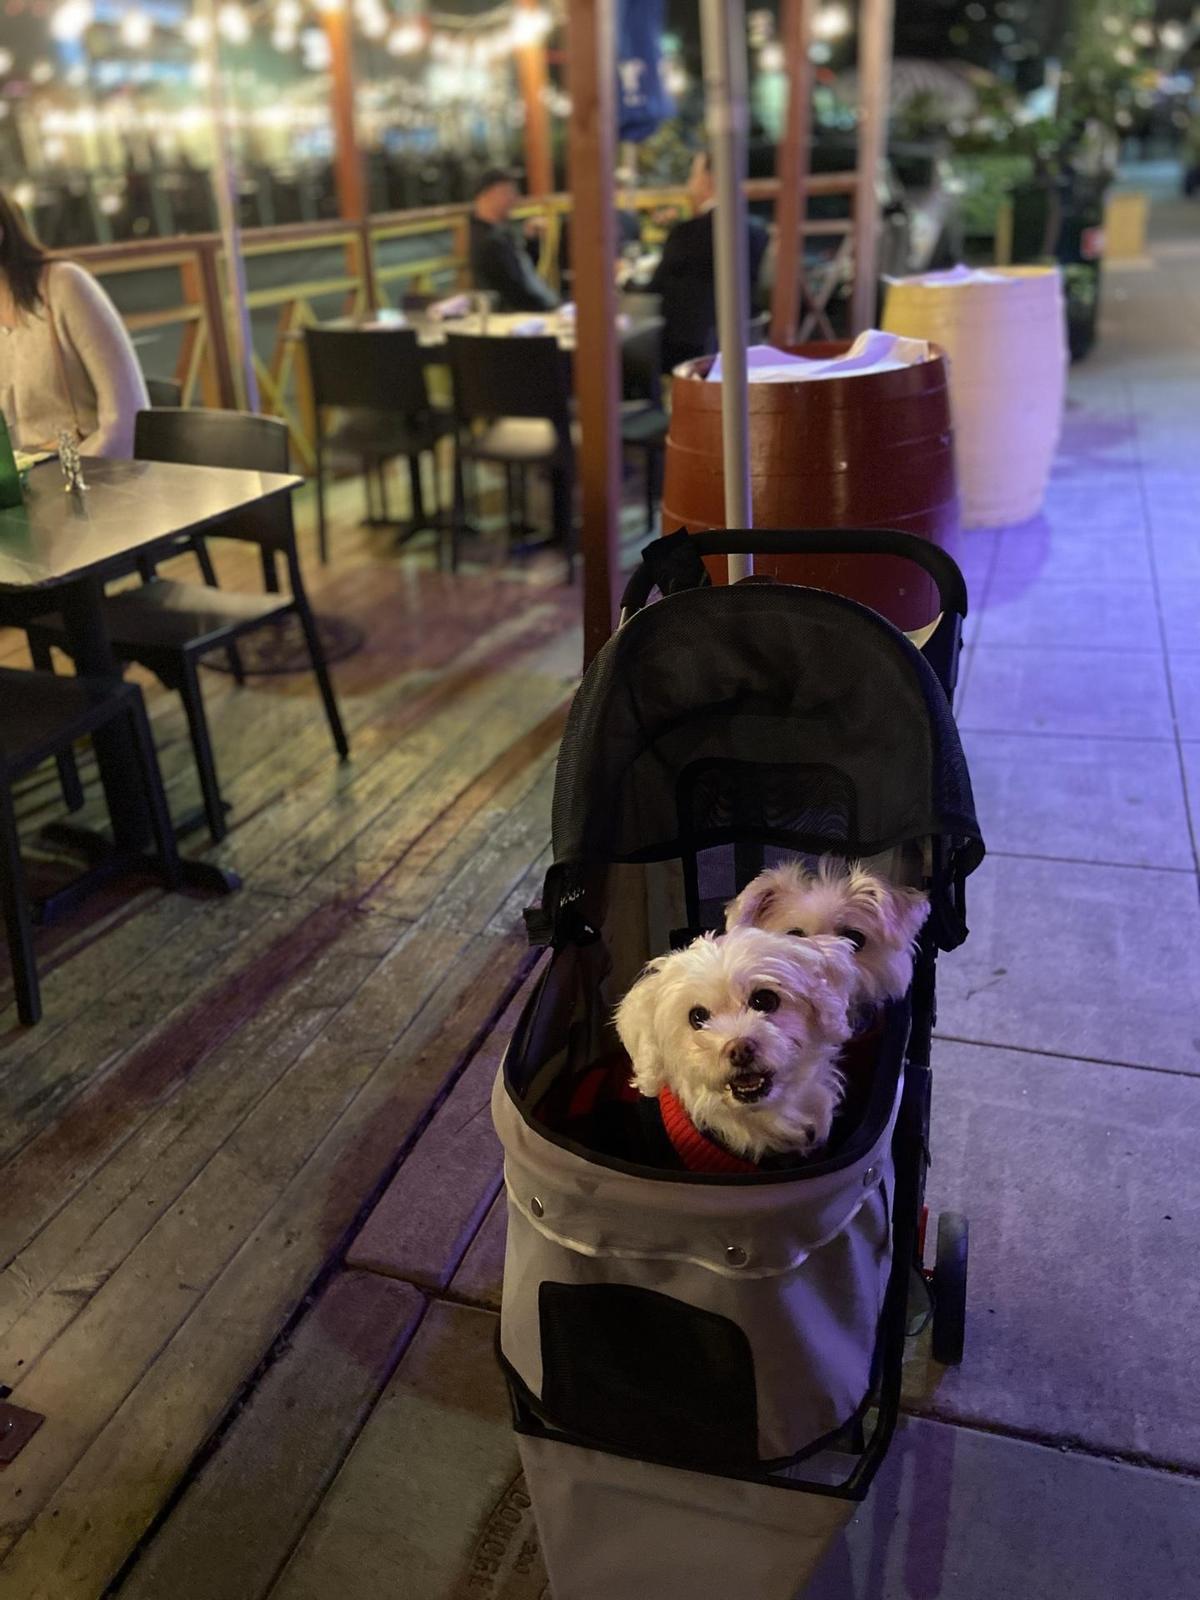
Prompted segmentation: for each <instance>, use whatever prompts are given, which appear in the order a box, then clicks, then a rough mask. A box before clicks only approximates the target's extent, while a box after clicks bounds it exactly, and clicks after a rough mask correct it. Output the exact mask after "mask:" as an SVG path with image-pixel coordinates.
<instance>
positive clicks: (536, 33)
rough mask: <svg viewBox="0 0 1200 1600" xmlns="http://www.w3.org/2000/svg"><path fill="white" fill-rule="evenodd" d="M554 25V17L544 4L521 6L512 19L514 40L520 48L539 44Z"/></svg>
mask: <svg viewBox="0 0 1200 1600" xmlns="http://www.w3.org/2000/svg"><path fill="white" fill-rule="evenodd" d="M553 26H554V18H553V17H552V16H551V15H550V13H549V12H548V11H547V10H546V9H545V7H544V6H521V7H520V8H519V9H518V10H517V11H516V12H515V13H514V14H513V19H512V41H513V44H514V45H515V46H516V47H517V48H518V49H520V48H521V47H522V46H523V45H531V44H538V43H540V41H541V40H543V39H544V38H545V37H546V35H547V34H548V33H549V32H550V29H551V28H552V27H553Z"/></svg>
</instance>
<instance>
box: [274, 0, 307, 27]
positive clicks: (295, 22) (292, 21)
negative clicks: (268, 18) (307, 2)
mask: <svg viewBox="0 0 1200 1600" xmlns="http://www.w3.org/2000/svg"><path fill="white" fill-rule="evenodd" d="M303 21H304V7H303V6H302V5H301V4H300V0H279V4H278V5H277V6H276V7H275V26H276V27H277V28H281V29H283V30H285V31H286V32H288V33H298V32H299V31H300V24H301V23H302V22H303Z"/></svg>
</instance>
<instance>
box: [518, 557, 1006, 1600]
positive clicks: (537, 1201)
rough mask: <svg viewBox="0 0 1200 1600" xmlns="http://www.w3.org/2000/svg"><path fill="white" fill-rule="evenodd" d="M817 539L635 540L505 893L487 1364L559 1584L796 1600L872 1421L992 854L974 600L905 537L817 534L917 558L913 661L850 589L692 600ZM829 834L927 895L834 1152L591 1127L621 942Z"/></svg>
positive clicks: (753, 587) (942, 1309) (951, 1257)
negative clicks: (568, 1108)
mask: <svg viewBox="0 0 1200 1600" xmlns="http://www.w3.org/2000/svg"><path fill="white" fill-rule="evenodd" d="M829 539H830V536H829V535H821V534H819V533H804V534H784V533H774V534H769V533H754V534H737V533H713V534H707V535H702V536H700V537H698V538H689V537H688V536H686V535H675V536H672V537H671V538H668V539H663V540H659V541H657V543H656V544H655V545H651V546H649V547H648V548H647V550H646V552H644V565H643V568H642V570H641V571H639V572H638V573H637V574H635V576H634V578H633V580H632V581H631V583H630V586H629V589H628V590H627V591H626V600H625V606H624V610H623V625H622V626H621V627H620V628H619V629H618V631H617V633H616V634H615V635H614V637H613V638H612V639H610V640H609V642H608V644H607V645H606V646H605V647H604V648H603V650H601V652H600V654H599V655H598V657H597V658H596V660H595V661H594V662H593V663H592V666H591V667H590V669H589V671H588V672H587V674H586V675H585V677H584V680H583V683H582V685H581V686H580V689H579V692H578V694H577V696H576V698H575V702H574V705H573V708H572V711H571V715H570V719H569V722H568V725H567V730H566V734H565V736H564V739H563V744H562V750H561V754H560V757H559V765H558V775H557V782H556V786H555V795H554V812H553V835H554V838H553V844H554V864H553V866H552V867H551V868H550V870H549V872H548V874H547V877H546V883H545V890H544V897H543V903H542V906H541V908H540V910H538V911H536V912H530V913H528V914H527V917H528V920H529V922H530V925H531V937H532V938H533V940H534V942H535V943H540V944H545V945H548V946H549V947H550V950H551V955H550V958H549V960H548V963H547V966H546V969H545V971H544V973H543V975H542V977H541V979H540V982H539V984H538V986H537V988H536V991H535V992H534V994H533V995H532V997H531V999H530V1001H529V1003H528V1004H527V1006H526V1007H525V1010H524V1013H523V1015H522V1017H521V1019H520V1022H519V1024H518V1027H517V1030H516V1032H515V1034H514V1037H513V1040H512V1043H511V1045H510V1047H509V1050H508V1053H507V1056H506V1059H505V1062H504V1064H503V1066H502V1068H501V1070H500V1072H499V1074H498V1076H497V1081H496V1086H495V1091H494V1095H493V1103H492V1109H493V1117H494V1120H495V1124H496V1128H497V1130H498V1132H499V1135H500V1138H501V1141H502V1143H503V1146H504V1152H505V1183H506V1192H507V1207H508V1244H507V1253H506V1260H505V1272H504V1292H503V1303H502V1316H501V1328H500V1335H499V1355H500V1360H501V1364H502V1367H503V1369H504V1372H505V1375H506V1379H507V1382H508V1386H509V1392H510V1396H511V1400H512V1405H513V1413H514V1422H515V1427H516V1430H517V1433H518V1443H519V1447H520V1451H521V1457H522V1462H523V1464H524V1467H525V1473H526V1478H527V1482H528V1486H529V1491H530V1494H531V1497H532V1500H533V1506H534V1511H535V1515H536V1518H537V1522H538V1527H539V1532H540V1535H541V1540H542V1545H543V1549H544V1553H545V1557H546V1563H547V1568H548V1572H549V1576H550V1584H551V1591H552V1593H553V1596H554V1600H643V1597H645V1600H651V1597H653V1600H676V1597H678V1600H684V1597H686V1600H708V1597H710V1596H711V1597H714V1600H715V1597H717V1596H720V1597H721V1600H729V1597H730V1596H736V1597H737V1600H793V1597H794V1596H795V1595H796V1594H797V1592H798V1591H799V1590H800V1588H801V1587H802V1585H803V1583H804V1581H805V1579H806V1577H807V1576H808V1575H809V1574H810V1572H811V1571H812V1569H813V1567H814V1566H815V1564H816V1562H817V1560H818V1558H819V1556H820V1554H821V1552H822V1551H823V1549H824V1547H825V1545H826V1544H827V1543H828V1541H829V1539H830V1538H831V1537H832V1536H833V1534H834V1533H836V1531H837V1529H838V1528H839V1527H840V1526H841V1524H842V1523H843V1522H844V1521H845V1520H846V1519H847V1518H848V1516H849V1515H850V1513H851V1511H852V1509H853V1502H854V1501H856V1500H859V1499H861V1498H862V1497H863V1495H864V1494H865V1493H866V1490H867V1487H868V1485H869V1484H870V1481H871V1478H872V1476H873V1475H874V1473H875V1471H876V1469H877V1468H878V1466H879V1464H880V1462H881V1460H882V1458H883V1455H884V1453H885V1451H886V1449H887V1446H888V1442H889V1440H890V1437H891V1434H892V1431H893V1429H894V1427H895V1423H896V1419H897V1415H898V1411H899V1396H900V1374H901V1361H902V1355H903V1347H904V1340H905V1337H906V1333H907V1332H908V1330H909V1325H910V1320H911V1316H912V1313H911V1309H910V1306H911V1303H912V1290H913V1282H914V1279H917V1278H919V1270H920V1267H921V1252H922V1240H921V1239H919V1237H918V1236H919V1234H920V1233H921V1232H922V1231H923V1222H922V1213H923V1191H924V1176H925V1167H926V1161H927V1134H928V1126H929V1102H930V1066H929V1047H930V1034H931V1029H932V1027H933V1021H934V967H935V959H936V951H937V950H938V949H942V950H949V949H952V948H953V947H954V946H955V945H957V944H959V943H960V942H961V941H962V940H963V939H964V938H965V936H966V932H967V929H966V924H965V921H964V880H965V878H966V877H967V875H968V874H969V873H970V872H971V871H972V870H973V869H974V868H975V867H976V866H977V865H978V863H979V861H980V860H981V859H982V856H983V844H982V840H981V838H980V835H979V830H978V827H977V824H976V821H975V815H974V807H973V801H972V796H971V788H970V781H969V778H968V774H967V769H966V765H965V762H964V759H963V755H962V751H961V748H960V745H959V740H958V734H957V730H956V728H955V725H954V721H953V718H952V715H951V711H950V704H949V694H950V691H951V690H952V687H953V677H954V663H955V661H956V658H957V652H958V643H959V630H960V625H961V620H962V618H963V617H964V616H965V615H966V594H965V588H964V585H963V582H962V578H961V575H960V574H959V572H958V569H957V567H956V566H955V565H954V563H953V561H951V560H950V559H949V558H948V557H947V556H945V555H944V553H943V552H941V551H940V550H937V549H935V548H933V547H932V546H930V545H928V544H926V543H924V542H923V541H921V540H918V539H915V538H912V537H911V536H908V535H904V534H895V533H869V534H862V535H856V534H847V533H846V532H845V531H844V530H839V532H838V534H837V535H836V539H837V541H838V546H839V548H846V547H847V544H848V545H849V547H850V548H853V549H855V550H874V551H882V552H887V553H889V554H893V555H900V556H904V557H907V558H909V559H911V560H914V561H917V562H918V563H919V564H920V565H922V566H923V567H924V568H925V570H926V571H927V572H929V573H930V574H931V575H932V576H933V578H934V580H935V582H936V583H937V586H938V589H939V592H940V594H941V604H942V612H941V617H940V619H939V621H938V624H937V626H936V627H935V628H934V629H933V635H932V637H931V638H930V639H929V640H928V641H927V646H926V647H927V648H928V649H930V651H931V655H932V657H933V659H934V660H935V661H936V662H937V663H938V670H937V671H935V670H934V668H933V667H932V666H931V665H930V663H929V661H928V660H927V659H926V658H925V657H924V656H923V655H922V653H921V651H920V650H918V649H917V648H916V646H915V645H914V644H913V643H912V642H910V640H909V639H907V638H906V637H905V636H904V635H903V634H901V633H899V632H898V631H897V630H896V629H895V628H894V627H892V625H891V624H890V623H888V622H886V621H885V620H884V619H883V618H881V617H880V616H878V615H877V614H876V613H875V612H873V611H870V610H868V609H867V608H866V607H863V606H861V605H858V604H857V603H855V602H854V601H851V600H847V599H843V598H841V597H839V596H836V595H833V594H828V593H825V592H823V591H818V590H814V589H804V588H798V587H793V586H789V585H781V584H775V583H770V582H759V581H756V580H751V581H749V582H745V583H742V584H738V585H735V586H733V587H721V588H714V587H711V586H709V585H708V580H707V576H706V574H705V572H704V568H703V566H702V564H701V562H700V559H699V557H700V554H701V553H703V554H716V553H730V552H738V551H745V550H747V549H757V550H765V549H770V550H775V551H780V552H787V553H791V552H797V551H798V552H813V551H817V550H828V549H829ZM654 587H657V588H658V589H659V590H660V592H661V593H662V595H663V598H662V599H660V600H659V601H658V602H657V603H656V604H653V605H647V604H646V602H647V600H648V599H649V597H650V594H651V591H652V588H654ZM826 852H832V853H835V854H839V855H842V856H845V857H848V858H850V857H853V858H862V859H864V860H866V861H869V862H870V863H871V864H872V865H873V866H874V867H875V869H876V870H879V871H882V872H886V873H887V875H889V876H890V877H892V878H893V880H894V881H903V882H909V883H916V884H920V885H921V886H923V887H924V888H925V890H926V892H927V893H928V894H929V897H930V901H931V913H930V917H929V920H928V922H927V924H926V928H925V931H924V933H923V935H922V940H921V947H920V951H919V955H918V958H917V962H916V967H915V974H914V979H913V984H912V987H911V989H910V993H909V995H908V997H906V999H905V1000H904V1001H902V1002H898V1003H895V1004H893V1005H891V1006H890V1007H889V1008H888V1010H887V1013H886V1015H885V1017H884V1018H883V1020H882V1024H881V1026H880V1027H879V1028H878V1029H877V1030H876V1034H877V1044H876V1046H875V1047H874V1050H873V1056H872V1059H871V1061H870V1062H869V1064H868V1071H867V1074H866V1078H865V1081H862V1082H860V1084H859V1088H858V1092H857V1093H856V1094H851V1095H848V1097H847V1106H848V1108H851V1109H848V1110H847V1113H846V1114H844V1115H840V1116H839V1120H838V1122H837V1123H835V1128H834V1133H833V1136H832V1138H831V1140H830V1142H829V1144H828V1145H827V1146H826V1147H825V1149H824V1150H823V1151H821V1152H820V1153H819V1154H818V1155H817V1156H816V1157H815V1158H812V1159H810V1160H808V1161H805V1162H803V1163H801V1164H799V1165H796V1166H792V1167H788V1168H786V1169H784V1170H782V1171H778V1170H772V1171H767V1170H762V1171H760V1172H757V1173H753V1174H748V1175H740V1174H739V1175H711V1174H708V1173H693V1172H679V1171H674V1170H667V1169H664V1168H660V1167H655V1166H648V1165H645V1164H638V1163H637V1162H636V1161H631V1160H629V1159H625V1158H623V1156H622V1154H621V1151H620V1148H619V1147H617V1148H616V1149H614V1148H613V1146H612V1145H611V1142H609V1143H605V1142H604V1141H601V1140H595V1141H593V1140H592V1138H591V1137H590V1134H589V1126H590V1125H589V1122H588V1118H587V1115H586V1107H584V1113H585V1114H582V1115H581V1114H580V1108H579V1107H578V1106H576V1105H574V1100H575V1099H578V1098H579V1095H578V1094H576V1093H575V1091H576V1089H577V1087H579V1086H583V1085H585V1084H586V1083H588V1082H590V1081H594V1080H595V1078H596V1076H597V1070H598V1067H600V1066H602V1065H603V1064H604V1063H605V1062H607V1061H611V1060H612V1059H613V1058H614V1053H615V1056H616V1061H617V1069H616V1070H617V1071H623V1073H624V1076H625V1077H627V1076H628V1063H627V1062H626V1061H624V1058H623V1057H621V1056H620V1053H619V1045H618V1044H617V1041H616V1038H615V1034H614V1032H613V1030H612V1025H611V1017H612V1013H613V1009H614V1007H615V1005H616V1003H617V1001H618V1000H619V999H620V997H621V996H622V995H623V994H624V993H625V991H626V989H627V988H628V987H629V985H630V984H631V983H632V982H633V981H634V979H635V978H636V976H637V974H638V972H639V970H640V968H641V966H642V965H643V963H644V962H645V961H646V960H647V959H648V958H649V957H651V956H652V955H655V954H659V953H661V952H663V951H665V950H667V949H668V948H670V947H671V946H672V945H674V946H676V947H678V946H679V945H681V944H684V943H687V942H688V941H689V940H690V939H691V938H693V937H695V936H696V934H698V933H699V932H701V931H703V930H706V929H719V928H720V927H721V926H722V912H723V906H724V905H725V903H726V902H727V901H728V900H729V899H730V898H732V896H733V895H734V894H735V893H736V892H737V891H738V890H739V889H741V888H742V887H744V885H745V883H746V882H748V881H749V879H750V878H751V877H753V876H754V875H755V874H756V873H757V872H758V871H759V870H761V868H762V867H763V866H764V865H765V864H771V863H773V862H775V861H778V860H781V859H785V858H787V857H789V856H812V855H817V854H822V853H826ZM589 1092H590V1091H589ZM584 1098H585V1099H586V1095H585V1096H584ZM567 1103H570V1104H571V1105H572V1107H573V1111H572V1114H571V1115H570V1116H563V1115H562V1107H563V1106H564V1104H567ZM946 1221H947V1219H943V1222H946ZM940 1232H941V1233H942V1234H943V1237H942V1239H941V1240H940V1246H941V1248H940V1252H939V1254H940V1260H939V1266H938V1268H937V1269H935V1272H934V1274H933V1279H934V1281H933V1285H932V1290H933V1296H934V1304H935V1310H934V1317H935V1328H934V1333H935V1353H936V1354H939V1355H940V1356H941V1357H942V1359H950V1360H954V1359H958V1358H959V1356H960V1355H961V1339H962V1317H963V1295H964V1292H965V1281H964V1280H965V1235H964V1233H963V1231H962V1229H961V1228H960V1227H959V1226H958V1225H957V1224H956V1223H955V1222H954V1221H953V1220H952V1219H951V1220H950V1221H949V1225H948V1226H946V1227H944V1228H942V1229H940ZM919 1281H922V1282H923V1280H919ZM798 1491H799V1492H798Z"/></svg>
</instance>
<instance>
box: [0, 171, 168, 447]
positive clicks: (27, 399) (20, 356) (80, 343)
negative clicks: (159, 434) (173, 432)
mask: <svg viewBox="0 0 1200 1600" xmlns="http://www.w3.org/2000/svg"><path fill="white" fill-rule="evenodd" d="M149 404H150V400H149V397H148V396H147V394H146V380H145V379H144V378H143V377H142V373H141V368H140V367H139V366H138V360H137V356H136V355H135V354H134V350H133V345H132V344H131V343H130V340H129V335H128V334H127V333H126V331H125V326H124V324H123V323H122V321H121V319H120V317H119V316H118V315H117V310H116V307H115V306H114V305H113V303H112V301H111V300H110V299H109V298H108V296H107V295H106V294H105V292H104V290H103V289H102V288H101V287H100V285H99V284H98V283H97V282H96V280H95V278H93V277H92V276H91V274H90V273H88V272H85V271H84V269H83V268H82V267H80V266H76V264H75V263H74V262H73V261H53V262H52V261H51V260H50V259H49V257H48V256H47V254H46V251H45V250H44V249H43V247H42V246H41V245H40V244H39V243H38V241H37V239H36V238H35V237H34V235H33V233H32V232H31V231H30V229H29V225H28V224H27V223H26V221H25V219H24V217H23V216H22V214H21V212H20V211H19V210H18V208H17V206H16V205H15V203H14V202H13V201H12V200H10V199H9V198H8V197H7V196H6V195H5V194H4V193H3V191H0V412H2V413H3V415H4V419H5V421H6V422H7V423H8V430H9V434H10V436H11V438H12V440H13V443H14V444H15V445H17V446H18V448H20V449H22V450H30V451H33V450H42V449H47V448H49V449H55V448H57V446H58V436H59V434H60V433H62V432H63V431H64V430H66V431H67V432H69V433H73V434H74V435H75V437H76V438H77V439H78V440H79V449H80V452H81V454H83V455H86V456H117V457H129V456H131V455H132V454H133V426H134V420H135V419H136V417H137V414H138V412H139V411H143V410H145V409H146V408H147V407H148V406H149Z"/></svg>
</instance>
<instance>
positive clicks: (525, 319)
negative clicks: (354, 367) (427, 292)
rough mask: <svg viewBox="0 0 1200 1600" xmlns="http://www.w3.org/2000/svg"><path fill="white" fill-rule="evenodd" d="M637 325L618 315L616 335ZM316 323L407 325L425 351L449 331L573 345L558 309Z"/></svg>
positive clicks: (296, 334) (571, 326)
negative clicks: (535, 337)
mask: <svg viewBox="0 0 1200 1600" xmlns="http://www.w3.org/2000/svg"><path fill="white" fill-rule="evenodd" d="M637 325H638V324H637V321H636V320H635V319H633V318H630V317H628V316H625V315H622V316H619V317H618V318H617V333H618V336H619V337H622V338H623V337H624V336H625V335H627V334H629V333H632V332H633V331H634V329H635V328H636V327H637ZM319 326H320V327H322V328H356V329H360V330H362V331H363V332H367V333H396V332H403V331H404V330H405V329H406V328H409V329H411V330H412V331H413V333H415V334H416V336H417V343H418V344H419V345H420V346H421V348H422V349H423V350H425V351H427V352H431V351H437V350H440V349H442V348H443V347H444V346H445V343H446V338H447V335H449V334H452V333H474V334H487V335H488V337H489V338H496V339H521V338H526V337H529V336H531V335H534V334H541V335H542V336H547V335H549V336H551V337H553V338H555V339H557V340H558V346H559V349H560V350H566V351H572V350H574V348H575V321H574V318H569V317H563V316H562V314H561V313H560V312H558V311H546V312H538V311H493V312H492V313H491V314H490V315H489V317H488V319H487V325H486V327H485V326H484V323H483V319H482V318H481V317H479V316H477V315H476V314H475V313H474V312H472V313H471V315H470V316H466V317H444V318H436V317H430V316H426V315H424V314H423V313H419V312H407V313H405V314H404V316H403V318H400V317H397V316H396V315H395V314H394V313H393V314H391V315H389V314H388V313H387V312H386V311H385V312H383V313H382V314H381V313H379V312H375V313H374V314H373V315H369V316H363V317H335V318H332V319H331V320H330V321H328V322H322V323H320V324H319ZM287 337H288V338H289V339H291V340H292V341H293V342H295V343H297V344H299V343H301V342H302V341H303V339H304V330H303V329H302V328H296V329H294V330H293V331H292V333H291V334H289V335H288V336H287Z"/></svg>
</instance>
